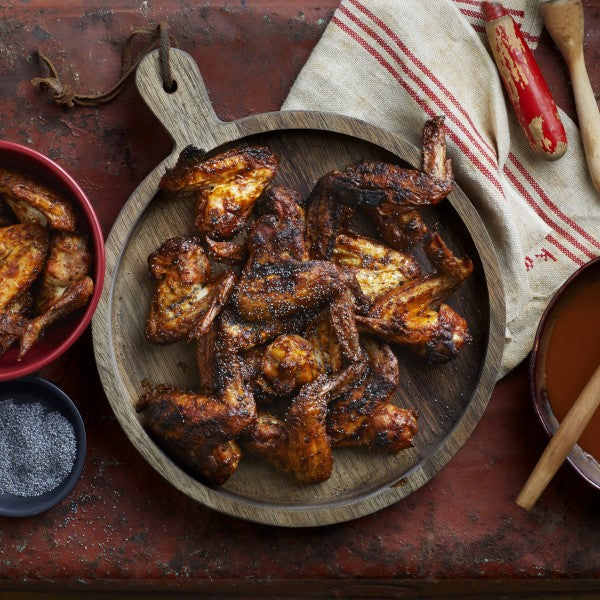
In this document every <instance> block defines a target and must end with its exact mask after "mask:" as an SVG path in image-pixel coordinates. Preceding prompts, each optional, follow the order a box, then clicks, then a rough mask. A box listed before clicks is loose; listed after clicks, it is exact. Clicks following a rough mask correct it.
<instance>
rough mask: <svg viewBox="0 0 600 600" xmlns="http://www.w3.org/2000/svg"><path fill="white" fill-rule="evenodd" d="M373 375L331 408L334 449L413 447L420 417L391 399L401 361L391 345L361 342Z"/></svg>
mask: <svg viewBox="0 0 600 600" xmlns="http://www.w3.org/2000/svg"><path fill="white" fill-rule="evenodd" d="M361 343H362V346H363V348H364V349H365V350H366V353H367V355H368V357H369V371H368V373H367V375H366V376H365V377H364V378H363V379H362V381H361V382H360V383H359V384H358V385H357V386H356V387H355V388H354V389H352V390H351V391H350V392H348V393H347V394H346V395H344V396H342V397H341V398H338V399H337V400H335V401H334V402H332V403H331V404H330V406H329V414H328V417H327V433H328V434H329V436H330V437H331V443H332V446H333V447H337V446H365V447H368V448H371V449H373V450H385V451H388V452H399V451H400V450H404V449H405V448H409V447H410V446H412V445H413V438H414V436H415V435H416V433H417V414H416V412H415V411H414V410H412V409H405V408H399V407H398V406H396V405H395V404H393V403H392V402H391V396H392V395H393V393H394V391H395V390H396V388H397V387H398V384H399V372H398V359H397V358H396V356H395V355H394V353H393V352H392V349H391V348H390V347H389V346H388V345H387V344H381V343H379V342H377V341H376V340H375V339H373V338H361Z"/></svg>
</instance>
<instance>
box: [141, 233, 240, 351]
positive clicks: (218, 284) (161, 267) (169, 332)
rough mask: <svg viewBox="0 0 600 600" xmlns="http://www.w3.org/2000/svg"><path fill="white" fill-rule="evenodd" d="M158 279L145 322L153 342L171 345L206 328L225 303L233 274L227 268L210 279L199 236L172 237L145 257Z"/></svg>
mask: <svg viewBox="0 0 600 600" xmlns="http://www.w3.org/2000/svg"><path fill="white" fill-rule="evenodd" d="M148 269H149V271H150V274H151V275H152V277H154V279H155V280H156V281H157V284H156V290H155V292H154V297H153V299H152V303H151V305H150V310H149V313H148V319H147V321H146V337H147V339H148V341H150V342H152V343H153V344H171V343H173V342H176V341H178V340H182V339H186V338H188V337H190V336H192V337H194V336H198V335H202V334H203V333H204V332H206V331H208V328H209V327H210V324H211V322H212V321H213V320H214V318H215V317H216V316H217V315H218V313H219V312H220V310H221V308H222V307H223V306H224V305H225V304H226V302H227V300H228V298H229V295H230V293H231V291H232V290H233V285H234V282H235V275H234V274H233V273H232V272H229V271H226V272H225V273H222V274H221V275H220V276H219V277H217V278H215V279H214V280H212V281H211V266H210V262H209V261H208V258H206V255H205V253H204V250H203V249H202V244H201V240H200V238H197V237H180V238H171V239H169V240H167V241H166V242H164V243H163V244H162V245H161V246H160V248H159V249H158V250H156V251H155V252H153V253H152V254H151V255H150V256H149V257H148Z"/></svg>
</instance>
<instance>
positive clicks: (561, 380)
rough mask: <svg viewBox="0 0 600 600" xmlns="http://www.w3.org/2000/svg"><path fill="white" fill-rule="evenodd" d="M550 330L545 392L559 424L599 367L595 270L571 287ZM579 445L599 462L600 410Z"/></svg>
mask: <svg viewBox="0 0 600 600" xmlns="http://www.w3.org/2000/svg"><path fill="white" fill-rule="evenodd" d="M572 288H573V289H572V290H570V291H569V292H568V297H567V295H566V294H565V298H564V300H563V301H561V304H562V305H563V306H562V307H561V312H560V314H559V315H558V318H557V320H556V323H555V325H554V330H553V331H552V334H551V337H550V342H549V345H548V350H547V353H546V389H547V392H548V398H549V400H550V405H551V406H552V410H553V411H554V415H555V416H556V418H557V419H558V421H562V420H563V419H564V417H565V416H566V414H567V412H568V411H569V409H570V408H571V406H572V405H573V404H574V402H575V400H577V397H578V396H579V394H580V393H581V391H582V390H583V388H584V387H585V384H586V383H587V382H588V380H589V379H590V377H591V376H592V375H593V373H594V371H595V370H596V367H597V366H598V365H599V364H600V312H599V308H600V277H599V276H598V270H597V269H594V270H593V271H592V272H591V273H589V276H587V277H583V279H581V280H580V281H578V282H577V283H576V284H574V285H573V286H572ZM578 444H579V446H580V447H581V448H582V449H583V450H584V451H585V452H587V453H588V454H591V455H592V456H593V457H594V458H596V459H597V460H600V409H599V410H597V411H596V413H595V414H594V416H593V417H592V419H591V420H590V422H589V423H588V425H587V427H586V428H585V431H584V432H583V434H582V435H581V437H580V438H579V442H578Z"/></svg>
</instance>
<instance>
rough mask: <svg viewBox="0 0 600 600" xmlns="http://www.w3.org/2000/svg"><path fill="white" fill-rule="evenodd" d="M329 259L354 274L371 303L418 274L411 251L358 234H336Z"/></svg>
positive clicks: (419, 268)
mask: <svg viewBox="0 0 600 600" xmlns="http://www.w3.org/2000/svg"><path fill="white" fill-rule="evenodd" d="M331 261H332V262H334V263H335V264H337V265H341V266H343V267H346V268H348V269H349V270H351V271H352V272H353V273H354V276H355V277H356V280H357V281H358V283H359V285H360V287H361V290H362V291H363V293H364V295H365V296H366V297H367V298H368V299H369V301H370V302H373V301H374V300H375V298H378V297H379V296H381V295H383V294H385V293H386V292H388V291H390V290H392V289H394V288H396V287H398V286H399V285H401V284H402V283H404V282H406V281H409V280H411V279H416V278H417V277H419V276H420V275H421V267H420V265H419V263H418V261H417V260H416V259H415V257H414V256H412V254H408V253H406V252H400V251H398V250H393V249H392V248H389V247H387V246H385V245H383V244H380V243H379V242H376V241H375V240H372V239H370V238H367V237H364V236H361V235H346V234H341V235H338V236H337V239H336V242H335V245H334V247H333V251H332V253H331Z"/></svg>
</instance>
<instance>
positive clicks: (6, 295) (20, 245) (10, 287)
mask: <svg viewBox="0 0 600 600" xmlns="http://www.w3.org/2000/svg"><path fill="white" fill-rule="evenodd" d="M48 245H49V240H48V231H47V230H46V228H45V227H42V226H41V225H37V224H35V223H18V224H17V225H10V226H9V227H3V228H1V229H0V281H1V282H2V285H1V286H0V312H1V311H5V310H7V309H8V307H9V305H10V303H11V302H12V301H13V300H14V299H15V298H16V297H17V296H19V295H20V294H22V293H23V292H24V291H25V290H27V289H28V288H29V286H30V285H31V284H32V283H33V282H34V280H35V279H36V277H37V276H38V275H39V274H40V272H41V271H42V269H43V267H44V261H45V259H46V255H47V253H48Z"/></svg>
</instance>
